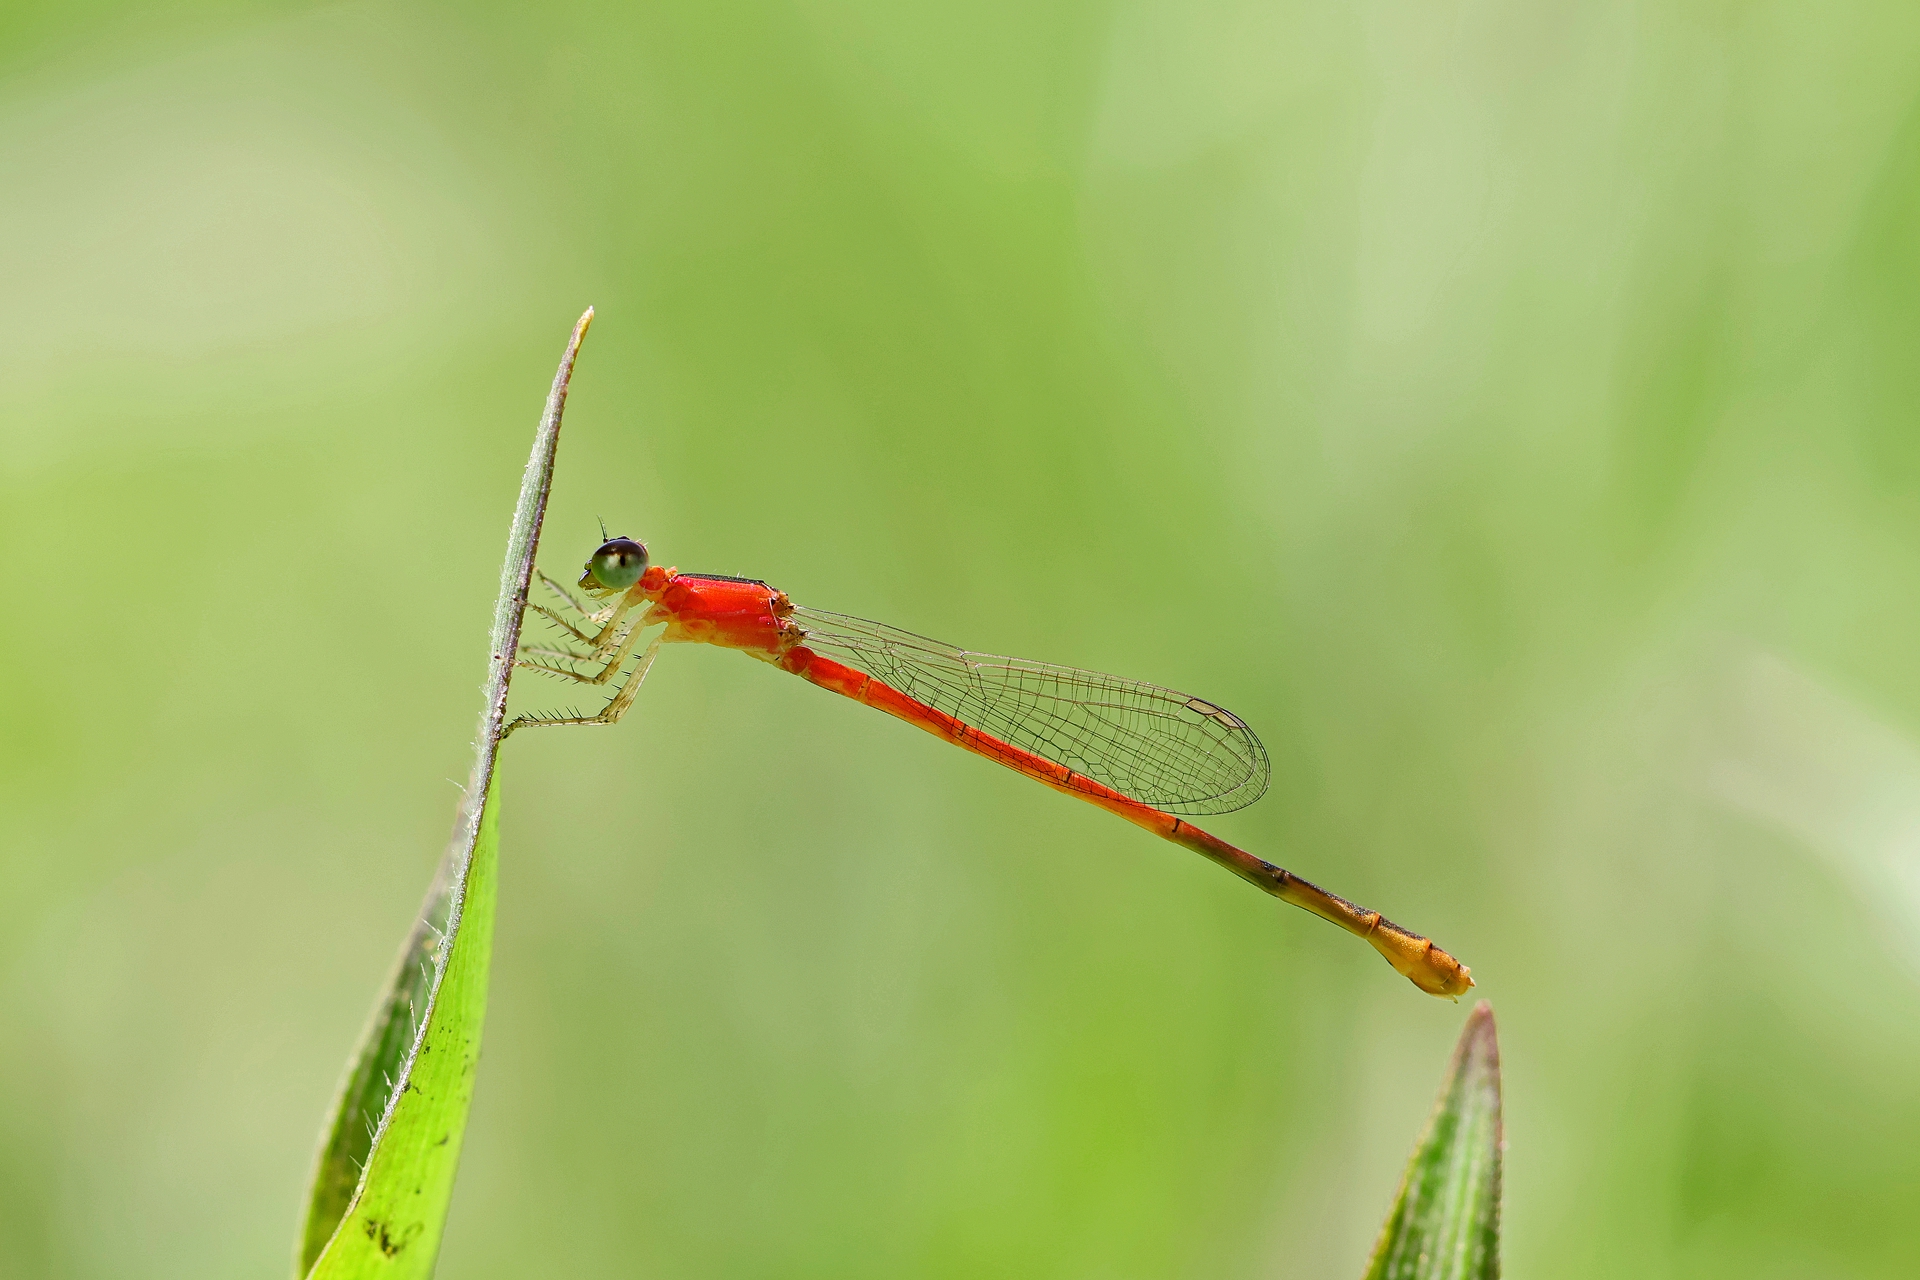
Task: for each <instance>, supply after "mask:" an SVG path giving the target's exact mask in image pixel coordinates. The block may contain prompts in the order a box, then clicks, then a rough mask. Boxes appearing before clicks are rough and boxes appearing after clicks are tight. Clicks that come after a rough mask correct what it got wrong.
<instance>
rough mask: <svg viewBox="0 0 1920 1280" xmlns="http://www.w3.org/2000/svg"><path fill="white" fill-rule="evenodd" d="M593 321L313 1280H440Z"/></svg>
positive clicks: (316, 1220) (347, 1139) (389, 1002)
mask: <svg viewBox="0 0 1920 1280" xmlns="http://www.w3.org/2000/svg"><path fill="white" fill-rule="evenodd" d="M592 320H593V310H592V308H588V310H587V313H586V314H585V315H583V316H581V317H580V321H579V323H578V324H576V325H575V326H574V328H573V335H572V337H571V338H570V339H569V340H568V342H567V349H566V354H565V355H564V356H562V357H561V360H560V369H559V372H557V373H556V374H555V375H554V379H553V388H552V390H551V391H550V392H549V393H548V395H547V405H546V411H545V412H544V413H543V414H542V415H541V418H540V428H539V430H538V432H537V433H536V434H535V436H534V443H533V453H532V455H531V456H530V457H529V458H528V460H527V470H526V474H525V475H524V476H523V477H522V478H521V482H520V498H519V502H518V503H517V504H516V505H515V507H514V512H513V525H512V527H511V529H510V530H509V532H508V535H507V555H506V560H505V562H504V563H503V564H502V566H501V570H500V595H499V598H498V599H497V600H496V602H495V604H494V615H493V632H492V636H491V646H490V649H489V655H490V656H489V659H488V666H487V684H486V702H485V707H484V709H483V711H482V712H481V716H480V732H479V736H478V739H477V740H476V741H475V743H474V763H473V775H472V778H471V780H470V781H469V783H468V785H467V789H466V795H465V799H464V800H463V801H462V802H461V806H460V815H459V818H458V819H457V820H456V822H455V824H454V834H453V839H452V841H451V842H450V843H449V844H448V846H447V852H446V855H445V856H444V857H442V858H441V860H440V868H439V871H438V872H437V873H436V875H435V877H434V882H433V885H432V887H431V888H429V889H428V891H427V898H426V902H425V904H424V905H423V906H422V907H421V911H420V917H419V922H418V923H417V924H415V925H414V928H413V932H412V934H411V935H409V937H408V938H407V942H406V945H405V946H404V947H403V948H402V949H401V953H400V961H399V964H398V966H397V967H396V968H395V970H394V974H393V977H392V979H391V980H390V981H389V983H388V986H387V994H386V996H385V997H384V998H383V999H382V1001H381V1003H380V1005H379V1006H378V1007H377V1008H376V1009H375V1010H374V1014H373V1018H372V1020H371V1021H370V1022H369V1023H368V1026H367V1030H366V1032H365V1033H364V1034H363V1035H362V1036H361V1040H360V1045H359V1048H358V1049H357V1050H356V1051H355V1053H354V1057H353V1059H352V1060H351V1064H350V1065H349V1067H348V1070H347V1078H346V1081H345V1083H344V1084H343V1085H342V1087H341V1090H340V1095H339V1098H338V1100H337V1101H336V1102H335V1104H334V1110H333V1114H332V1117H331V1118H330V1119H329V1121H328V1124H327V1129H326V1135H325V1138H324V1140H323V1141H322V1143H321V1148H320V1156H319V1159H318V1162H317V1164H316V1167H315V1169H314V1176H313V1185H312V1188H311V1190H310V1192H309V1194H308V1197H307V1212H306V1220H305V1221H304V1222H303V1223H302V1224H301V1228H300V1236H299V1240H298V1242H297V1252H296V1259H295V1265H296V1272H295V1274H296V1275H303V1276H308V1277H311V1278H312V1280H350V1278H357V1277H362V1276H375V1275H378V1276H427V1275H430V1274H431V1273H432V1271H433V1262H434V1257H435V1255H436V1254H437V1253H438V1252H439V1248H440V1231H441V1227H442V1225H443V1224H444V1222H445V1221H446V1212H447V1205H448V1203H449V1201H450V1199H451V1197H452V1193H453V1175H454V1171H455V1169H456V1168H457V1167H458V1164H459V1157H460V1143H461V1137H462V1135H463V1134H464V1133H465V1130H466V1122H467V1107H468V1103H469V1102H470V1101H471V1099H472V1097H473V1073H474V1067H475V1064H476V1063H477V1061H478V1058H479V1053H480V1030H481V1024H482V1022H483V1021H484V1019H485V1017H486V1004H487V969H488V964H489V961H490V958H491V956H492V951H493V902H494V868H495V866H496V864H497V861H498V849H497V845H498V822H499V818H498V812H497V810H498V799H497V797H496V795H495V791H494V784H493V772H494V765H495V762H496V761H497V759H498V757H499V753H500V734H501V729H502V726H503V725H504V724H505V721H506V707H507V691H508V685H509V684H510V682H511V680H512V677H513V659H514V655H515V653H516V652H517V650H518V649H519V645H520V624H521V620H522V617H523V616H524V614H525V612H526V605H527V586H528V584H529V582H530V581H531V580H532V576H533V561H534V556H535V554H536V553H537V552H538V550H539V547H540V526H541V524H542V522H543V521H544V519H545V517H546V510H547V494H548V493H549V492H550V491H551V489H552V487H553V464H554V458H555V455H556V453H557V452H558V449H559V443H560V419H561V415H562V413H563V412H564V410H565V408H566V402H567V387H568V384H569V383H570V381H571V379H572V376H573V364H574V360H575V358H576V357H577V356H578V355H579V351H580V343H581V340H582V339H583V338H584V337H585V336H586V332H587V326H588V325H589V324H590V323H592Z"/></svg>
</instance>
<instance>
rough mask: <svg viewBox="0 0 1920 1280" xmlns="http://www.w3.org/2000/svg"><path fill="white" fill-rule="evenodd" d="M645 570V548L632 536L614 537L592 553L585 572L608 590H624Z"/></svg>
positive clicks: (636, 580)
mask: <svg viewBox="0 0 1920 1280" xmlns="http://www.w3.org/2000/svg"><path fill="white" fill-rule="evenodd" d="M646 571H647V549H646V547H644V546H642V545H641V544H640V543H638V542H635V541H634V540H633V539H632V538H615V539H613V540H612V541H610V542H608V543H607V544H606V545H604V546H602V547H601V548H600V549H599V550H598V551H596V552H594V553H593V559H591V560H589V561H587V572H588V574H590V575H591V576H592V578H593V580H594V581H595V582H597V583H599V584H600V585H601V586H603V587H605V588H606V589H607V590H609V591H625V590H626V589H627V588H628V587H630V586H632V585H633V584H634V583H636V582H638V581H640V575H641V574H643V573H645V572H646Z"/></svg>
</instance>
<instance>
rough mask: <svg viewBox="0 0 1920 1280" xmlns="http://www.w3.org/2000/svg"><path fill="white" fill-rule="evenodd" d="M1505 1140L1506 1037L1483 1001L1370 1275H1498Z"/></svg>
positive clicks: (1493, 1279)
mask: <svg viewBox="0 0 1920 1280" xmlns="http://www.w3.org/2000/svg"><path fill="white" fill-rule="evenodd" d="M1504 1145H1505V1144H1504V1140H1503V1138H1502V1136H1501V1126H1500V1043H1499V1040H1498V1038H1497V1037H1496V1035H1495V1034H1494V1025H1493V1006H1492V1005H1490V1004H1488V1003H1487V1002H1486V1001H1484V1000H1482V1001H1481V1002H1480V1003H1479V1004H1478V1005H1475V1006H1474V1010H1473V1013H1472V1014H1471V1015H1470V1016H1469V1017H1468V1018H1467V1025H1466V1029H1465V1030H1463V1031H1462V1032H1461V1033H1460V1043H1459V1044H1458V1045H1457V1046H1455V1048H1454V1051H1453V1064H1452V1065H1451V1066H1450V1067H1449V1068H1448V1070H1447V1080H1446V1083H1445V1084H1444V1085H1442V1086H1441V1089H1440V1100H1439V1101H1438V1102H1437V1103H1435V1104H1434V1108H1433V1115H1432V1117H1431V1118H1430V1119H1429V1120H1428V1121H1427V1128H1426V1132H1425V1133H1423V1134H1421V1135H1420V1142H1419V1145H1418V1146H1416V1147H1415V1148H1414V1151H1413V1159H1412V1160H1410V1161H1408V1162H1407V1172H1406V1176H1405V1177H1404V1178H1402V1179H1401V1181H1400V1193H1399V1195H1397V1196H1396V1197H1394V1202H1393V1211H1392V1212H1391V1213H1389V1214H1388V1215H1387V1221H1386V1225H1385V1226H1384V1227H1382V1228H1381V1229H1380V1240H1379V1242H1378V1243H1377V1244H1375V1245H1374V1247H1373V1261H1372V1262H1371V1263H1370V1264H1369V1265H1368V1267H1367V1274H1366V1280H1497V1277H1498V1276H1499V1274H1500V1160H1501V1154H1502V1149H1503V1147H1504Z"/></svg>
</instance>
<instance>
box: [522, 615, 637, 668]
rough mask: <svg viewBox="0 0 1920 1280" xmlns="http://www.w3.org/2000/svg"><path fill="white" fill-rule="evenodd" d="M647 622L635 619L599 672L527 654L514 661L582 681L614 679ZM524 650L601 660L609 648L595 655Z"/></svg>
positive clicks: (570, 658) (579, 659) (563, 657)
mask: <svg viewBox="0 0 1920 1280" xmlns="http://www.w3.org/2000/svg"><path fill="white" fill-rule="evenodd" d="M646 626H647V622H646V619H645V618H641V619H638V620H637V621H635V623H634V624H633V625H632V626H631V627H629V628H627V630H626V633H625V634H624V635H622V636H621V637H620V642H619V644H618V646H617V647H615V648H614V650H613V652H612V653H611V654H610V655H606V665H605V666H603V667H601V668H600V674H599V675H594V676H589V675H582V674H581V673H580V672H578V671H574V670H571V669H570V668H567V667H556V666H550V665H548V664H547V663H544V662H534V661H530V660H528V659H526V658H520V659H517V660H516V661H515V662H514V665H515V666H517V667H526V668H528V669H529V670H532V671H544V672H546V673H547V674H548V675H551V676H564V677H566V678H567V679H569V680H577V681H579V682H580V683H581V684H606V683H607V682H608V681H609V680H611V679H613V677H614V675H615V674H616V673H617V672H618V671H619V670H620V664H621V663H623V662H625V661H626V660H627V654H629V653H630V652H632V651H633V642H634V641H635V640H638V639H639V638H640V633H641V632H642V631H644V630H645V629H646ZM661 634H662V635H665V634H666V633H665V632H664V631H663V632H661ZM654 643H656V644H658V643H659V641H657V640H656V641H655V642H654ZM521 652H523V653H537V654H540V655H542V656H545V657H554V658H559V659H561V660H562V661H565V662H599V661H600V660H601V657H602V655H603V654H605V650H597V651H596V652H594V653H593V654H591V655H585V654H578V653H574V652H572V651H571V650H566V649H543V648H538V647H534V648H529V647H527V646H522V647H521Z"/></svg>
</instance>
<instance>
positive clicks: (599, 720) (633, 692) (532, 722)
mask: <svg viewBox="0 0 1920 1280" xmlns="http://www.w3.org/2000/svg"><path fill="white" fill-rule="evenodd" d="M639 630H640V628H638V627H635V628H634V631H635V632H636V633H637V632H638V631H639ZM666 638H667V633H666V632H665V631H662V632H661V633H660V634H659V635H657V636H655V637H654V638H653V642H652V643H651V644H649V645H648V646H647V651H646V652H645V653H643V654H641V655H640V662H639V665H637V666H635V667H634V669H633V671H632V673H631V674H629V675H628V676H627V678H626V679H625V680H623V681H621V683H620V685H619V687H618V688H617V689H616V690H615V691H614V695H613V697H611V698H609V699H607V705H606V706H604V707H602V708H600V714H599V715H593V716H542V715H523V716H515V717H514V719H513V721H512V723H510V724H508V725H507V727H506V728H505V729H504V730H502V731H501V734H500V736H501V737H502V738H505V737H506V736H507V735H508V734H510V733H512V732H513V731H514V730H515V729H521V728H533V727H535V726H537V725H554V724H613V723H615V722H616V721H618V720H619V719H620V717H621V716H623V715H625V714H627V708H628V707H631V706H632V705H633V700H634V698H636V697H638V696H639V693H640V686H641V685H642V684H643V683H644V682H645V681H646V678H647V671H648V669H649V668H651V667H652V666H653V660H654V658H655V657H657V656H658V655H659V653H660V644H661V642H662V641H664V640H665V639H666ZM628 640H629V642H631V640H632V637H631V636H629V637H628ZM521 665H523V666H524V665H526V664H524V663H523V664H521Z"/></svg>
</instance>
